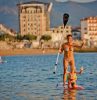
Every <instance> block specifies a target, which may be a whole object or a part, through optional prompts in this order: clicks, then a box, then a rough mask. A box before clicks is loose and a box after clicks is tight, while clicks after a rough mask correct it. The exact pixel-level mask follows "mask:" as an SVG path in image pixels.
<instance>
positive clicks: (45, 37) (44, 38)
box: [41, 35, 51, 41]
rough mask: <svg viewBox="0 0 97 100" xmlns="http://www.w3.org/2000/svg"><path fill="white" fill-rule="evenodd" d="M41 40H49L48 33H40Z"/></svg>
mask: <svg viewBox="0 0 97 100" xmlns="http://www.w3.org/2000/svg"><path fill="white" fill-rule="evenodd" d="M41 40H44V41H49V40H51V36H50V35H42V36H41Z"/></svg>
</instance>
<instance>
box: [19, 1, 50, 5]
mask: <svg viewBox="0 0 97 100" xmlns="http://www.w3.org/2000/svg"><path fill="white" fill-rule="evenodd" d="M22 4H45V5H48V4H49V3H45V2H40V1H30V2H25V3H20V4H17V5H22Z"/></svg>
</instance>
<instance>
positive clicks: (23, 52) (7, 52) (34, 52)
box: [0, 48, 58, 56]
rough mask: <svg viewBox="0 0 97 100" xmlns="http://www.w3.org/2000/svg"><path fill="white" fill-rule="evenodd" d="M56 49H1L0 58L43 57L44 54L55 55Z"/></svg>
mask: <svg viewBox="0 0 97 100" xmlns="http://www.w3.org/2000/svg"><path fill="white" fill-rule="evenodd" d="M57 53H58V50H57V49H45V50H42V49H27V48H26V49H3V50H0V56H11V55H40V54H41V55H44V54H57Z"/></svg>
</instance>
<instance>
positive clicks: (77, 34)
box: [72, 28, 81, 40]
mask: <svg viewBox="0 0 97 100" xmlns="http://www.w3.org/2000/svg"><path fill="white" fill-rule="evenodd" d="M72 36H73V39H74V40H81V31H80V28H74V29H72Z"/></svg>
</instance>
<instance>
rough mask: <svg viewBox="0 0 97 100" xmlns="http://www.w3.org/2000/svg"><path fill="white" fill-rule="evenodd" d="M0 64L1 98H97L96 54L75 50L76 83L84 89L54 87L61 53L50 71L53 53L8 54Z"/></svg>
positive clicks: (86, 99) (57, 81)
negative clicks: (80, 73) (82, 71)
mask: <svg viewBox="0 0 97 100" xmlns="http://www.w3.org/2000/svg"><path fill="white" fill-rule="evenodd" d="M3 59H4V60H5V61H7V62H6V63H3V64H0V100H97V54H96V53H84V54H79V53H76V54H75V60H76V67H77V70H79V69H80V66H84V68H85V71H84V73H83V74H82V75H81V76H78V81H77V83H78V84H79V85H81V86H84V87H85V90H80V91H77V90H65V89H64V88H63V87H56V85H57V84H58V83H60V82H62V72H63V71H62V70H63V67H62V55H61V56H60V59H59V63H58V68H57V73H56V74H53V69H54V63H55V60H56V55H44V56H42V55H36V56H35V55H34V56H7V57H3Z"/></svg>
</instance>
